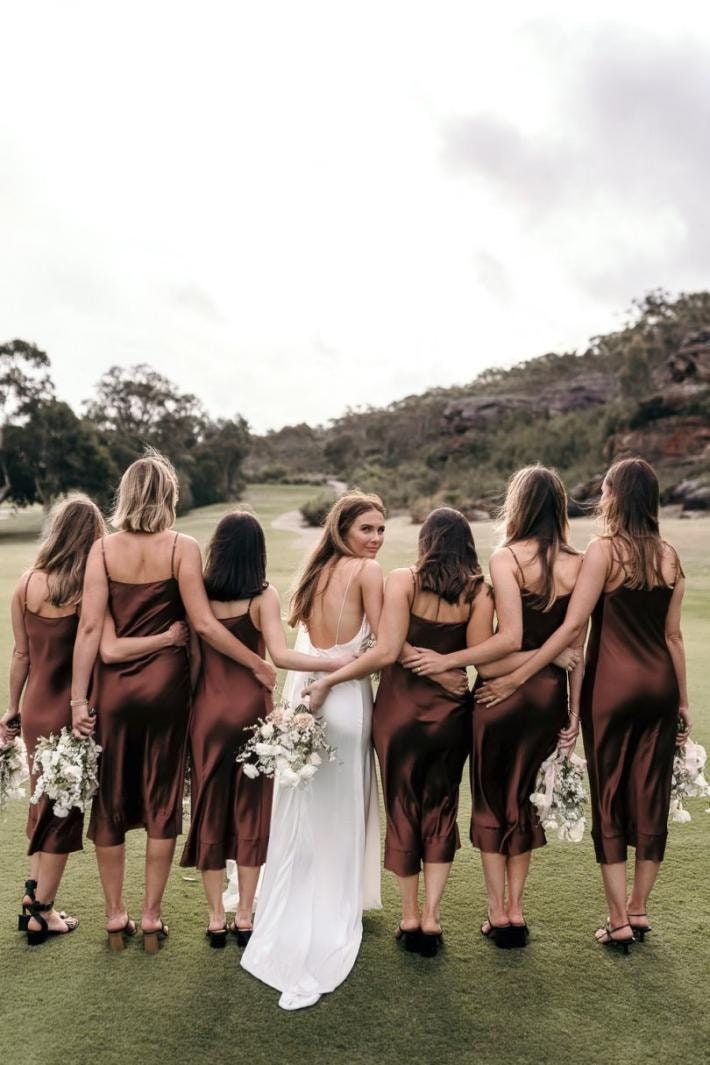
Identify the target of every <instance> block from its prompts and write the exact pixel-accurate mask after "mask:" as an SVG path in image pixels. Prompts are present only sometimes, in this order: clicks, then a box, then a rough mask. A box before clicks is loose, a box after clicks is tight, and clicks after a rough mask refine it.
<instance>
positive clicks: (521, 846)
mask: <svg viewBox="0 0 710 1065" xmlns="http://www.w3.org/2000/svg"><path fill="white" fill-rule="evenodd" d="M511 553H512V554H513V557H515V554H514V552H512V551H511ZM516 562H517V558H516ZM518 571H519V578H520V580H521V583H522V579H523V574H522V570H521V569H520V565H519V563H518ZM521 595H522V606H523V640H522V650H523V651H535V650H537V648H539V647H542V645H543V644H544V643H545V641H546V640H547V639H548V637H550V636H551V635H552V633H553V632H554V631H555V630H556V629H558V628H559V627H560V625H561V624H562V622H563V621H564V619H565V614H566V613H567V607H568V605H569V601H570V598H571V595H570V594H567V595H559V596H558V597H557V598H556V599H555V601H554V603H553V604H552V606H551V607H550V609H549V610H546V611H544V610H542V609H540V608H538V607H536V606H534V605H533V602H534V599H535V597H534V594H533V593H532V592H530V591H529V590H527V589H526V588H524V587H521ZM482 683H483V679H482V678H481V677H480V676H479V677H478V679H477V680H476V684H475V685H474V691H475V690H476V689H477V688H479V687H480V685H481V684H482ZM568 712H569V699H568V693H567V674H566V673H565V671H564V669H560V668H559V667H558V666H553V665H552V664H550V665H549V666H545V667H544V669H541V670H540V671H539V672H538V673H536V674H535V675H534V676H533V677H531V678H530V680H528V681H526V682H525V683H524V684H522V685H521V686H520V687H519V688H518V689H517V691H515V692H513V694H512V695H511V696H509V697H508V698H507V699H504V700H503V701H502V702H500V703H498V704H497V705H496V706H484V705H483V704H482V703H476V704H475V709H474V712H473V754H472V757H471V767H470V771H471V800H472V808H471V842H472V843H473V845H474V847H478V849H479V850H481V851H484V852H487V853H493V854H495V853H498V854H505V855H507V856H512V855H517V854H526V853H527V852H528V851H531V850H535V849H536V848H538V847H542V846H544V845H545V843H546V842H547V840H546V839H545V833H544V830H543V828H542V825H541V824H540V819H539V817H538V816H537V812H536V811H535V809H534V807H533V805H532V803H531V802H530V795H531V794H532V793H533V791H534V790H535V780H536V778H537V774H538V770H539V769H540V766H541V765H542V763H543V762H544V761H545V759H546V758H549V756H550V755H551V754H552V753H553V751H554V750H555V748H556V746H557V736H558V733H559V732H560V730H561V729H562V728H564V725H565V723H566V721H567V715H568Z"/></svg>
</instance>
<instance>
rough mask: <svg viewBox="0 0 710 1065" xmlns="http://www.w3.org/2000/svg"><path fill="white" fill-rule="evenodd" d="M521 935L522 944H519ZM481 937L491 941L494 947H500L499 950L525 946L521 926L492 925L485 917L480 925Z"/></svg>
mask: <svg viewBox="0 0 710 1065" xmlns="http://www.w3.org/2000/svg"><path fill="white" fill-rule="evenodd" d="M486 925H488V928H486ZM521 933H522V939H523V941H522V942H520V940H521ZM481 935H482V936H485V937H486V939H491V940H493V942H494V943H495V945H496V946H497V947H500V949H501V950H509V949H511V948H513V947H524V946H525V933H524V932H523V927H522V925H512V924H493V922H492V921H491V919H490V917H486V919H485V921H484V922H483V924H482V925H481Z"/></svg>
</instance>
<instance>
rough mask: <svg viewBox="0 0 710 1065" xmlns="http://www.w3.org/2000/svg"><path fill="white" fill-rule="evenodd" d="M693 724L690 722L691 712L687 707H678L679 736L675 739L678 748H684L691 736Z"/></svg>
mask: <svg viewBox="0 0 710 1065" xmlns="http://www.w3.org/2000/svg"><path fill="white" fill-rule="evenodd" d="M692 727H693V722H692V721H691V720H690V710H689V709H688V707H687V706H679V707H678V735H677V736H676V738H675V744H676V747H682V746H683V744H684V743H685V741H686V740H687V739H688V736H689V735H690V730H691V729H692Z"/></svg>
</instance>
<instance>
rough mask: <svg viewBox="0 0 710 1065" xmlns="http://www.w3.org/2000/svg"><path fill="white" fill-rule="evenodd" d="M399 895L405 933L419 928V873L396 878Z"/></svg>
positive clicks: (401, 924)
mask: <svg viewBox="0 0 710 1065" xmlns="http://www.w3.org/2000/svg"><path fill="white" fill-rule="evenodd" d="M397 884H398V885H399V894H400V896H401V898H402V920H401V921H400V926H401V927H402V928H403V929H404V931H405V932H407V931H412V930H415V929H417V928H419V922H420V919H421V917H420V913H419V873H415V874H414V876H398V877H397Z"/></svg>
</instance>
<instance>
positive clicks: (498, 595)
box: [402, 551, 523, 677]
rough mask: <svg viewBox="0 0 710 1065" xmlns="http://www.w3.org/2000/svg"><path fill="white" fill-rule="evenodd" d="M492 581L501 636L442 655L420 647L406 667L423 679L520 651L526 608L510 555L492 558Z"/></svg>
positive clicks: (502, 554) (503, 554)
mask: <svg viewBox="0 0 710 1065" xmlns="http://www.w3.org/2000/svg"><path fill="white" fill-rule="evenodd" d="M491 579H492V581H493V590H494V593H495V609H496V613H497V615H498V632H496V633H495V634H494V635H492V636H489V638H488V639H487V640H483V641H482V642H481V643H479V644H477V645H476V646H475V647H467V648H465V649H464V650H463V651H454V652H453V654H450V655H440V654H437V652H436V651H429V650H427V649H426V648H422V647H417V648H415V650H414V653H413V654H412V655H410V656H409V657H407V658H406V659H405V661H404V662H403V663H402V664H403V665H405V666H406V667H407V669H413V670H414V672H415V673H417V674H419V675H420V676H422V677H429V676H432V675H433V674H436V673H442V672H443V671H444V670H445V669H456V668H457V667H458V668H460V667H462V666H463V667H464V668H465V667H466V666H476V667H478V666H482V665H485V664H486V662H495V661H496V659H498V658H502V657H503V656H504V655H507V654H510V653H511V652H512V651H519V650H520V645H521V643H522V640H523V604H522V598H521V595H520V587H519V585H518V581H517V578H516V575H515V565H514V560H513V557H512V555H511V554H510V552H509V551H496V553H495V554H494V555H493V556H492V557H491Z"/></svg>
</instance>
